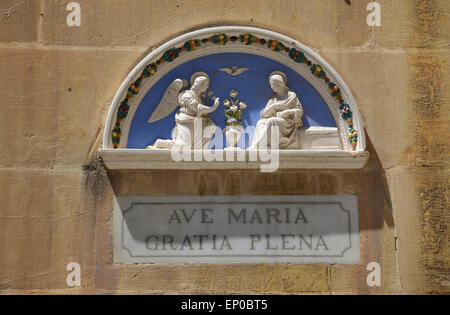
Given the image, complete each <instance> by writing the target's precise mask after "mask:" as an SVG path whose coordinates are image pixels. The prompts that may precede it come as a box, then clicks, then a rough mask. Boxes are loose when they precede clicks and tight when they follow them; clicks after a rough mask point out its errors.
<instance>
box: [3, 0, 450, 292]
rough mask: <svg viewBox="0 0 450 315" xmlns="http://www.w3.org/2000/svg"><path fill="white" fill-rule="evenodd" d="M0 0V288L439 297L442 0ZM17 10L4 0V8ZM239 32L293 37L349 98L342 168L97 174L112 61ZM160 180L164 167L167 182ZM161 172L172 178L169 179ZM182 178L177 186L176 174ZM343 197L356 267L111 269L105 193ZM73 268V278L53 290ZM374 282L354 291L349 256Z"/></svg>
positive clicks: (449, 273) (447, 288) (115, 65)
mask: <svg viewBox="0 0 450 315" xmlns="http://www.w3.org/2000/svg"><path fill="white" fill-rule="evenodd" d="M68 2H70V1H68V0H67V1H66V0H64V1H63V0H24V1H20V0H2V1H1V4H0V10H1V11H0V12H1V13H5V12H8V11H4V10H7V9H10V8H14V9H13V11H9V12H10V16H7V15H8V14H3V15H2V16H0V56H1V57H0V99H1V101H0V108H1V114H0V147H1V148H2V150H1V154H0V187H1V189H0V200H1V203H0V293H2V294H5V293H6V294H8V293H9V294H11V293H222V294H230V293H240V294H246V293H277V294H279V293H282V294H283V293H287V294H302V293H318V294H322V293H324V294H327V293H353V294H358V293H363V294H366V293H371V294H379V293H449V292H450V270H449V269H450V262H449V253H448V248H449V245H448V241H449V239H448V238H449V236H448V235H449V233H448V221H449V211H448V209H449V206H448V198H449V193H448V183H449V181H448V178H449V174H448V173H449V169H448V155H449V152H448V151H449V141H448V134H449V131H450V130H449V125H450V124H449V116H450V115H449V106H448V102H449V93H450V92H449V89H448V82H449V74H448V63H449V47H448V43H449V34H450V30H449V23H450V22H449V21H450V20H449V18H448V15H449V11H450V3H449V2H448V1H447V0H430V1H426V0H414V1H410V0H395V1H389V0H378V1H377V2H378V3H380V5H381V8H382V25H381V27H374V28H373V27H369V26H368V25H367V24H366V17H367V14H368V12H367V11H366V5H367V3H369V2H370V1H369V0H358V1H351V4H350V5H348V4H347V3H346V2H345V1H343V0H327V1H312V0H302V1H298V0H270V1H266V0H258V1H254V0H240V1H233V0H226V1H222V0H215V1H209V0H177V1H172V0H164V1H163V0H159V1H157V0H154V1H144V0H127V1H125V0H95V1H94V0H78V1H77V2H79V3H80V5H81V9H82V12H81V26H80V27H69V26H67V24H66V17H67V14H68V13H69V12H68V11H66V5H67V3H68ZM16 5H17V6H16ZM219 25H246V26H254V27H261V28H265V29H269V30H273V31H276V32H279V33H282V34H285V35H287V36H290V37H292V38H295V39H297V40H298V41H300V42H302V43H303V44H305V45H307V46H309V47H311V48H312V49H313V50H315V51H316V52H317V53H318V54H319V55H321V56H322V57H323V58H324V59H326V60H327V61H328V62H329V63H330V64H331V65H332V66H333V67H334V69H335V70H336V71H337V72H338V73H339V74H340V75H341V76H342V77H343V79H344V80H345V81H346V83H347V85H348V86H349V87H350V89H351V90H352V93H353V95H354V96H355V98H356V101H357V103H358V106H359V109H360V112H361V115H362V118H363V121H364V123H365V127H366V134H367V142H368V144H369V145H368V150H369V151H370V154H371V159H370V161H369V163H368V165H367V166H366V167H365V168H364V169H363V170H360V171H329V170H328V171H311V170H309V171H308V170H296V171H278V172H276V173H274V174H263V173H260V172H259V171H200V172H196V171H179V172H177V171H154V172H136V171H133V172H125V171H121V172H117V171H116V172H110V171H107V170H105V169H104V168H103V167H102V165H101V164H100V163H99V162H98V159H97V150H98V149H99V147H100V145H101V141H102V140H101V139H102V134H103V128H104V123H105V121H106V115H107V112H108V109H109V106H110V104H111V101H112V99H113V97H114V95H115V93H116V91H117V89H118V88H119V86H120V84H121V82H122V81H123V80H124V79H125V78H126V76H127V74H128V73H129V72H130V70H131V69H132V68H133V67H134V66H135V65H136V64H137V63H138V62H139V61H140V60H141V59H142V58H143V57H144V56H145V55H146V54H147V53H148V52H149V51H151V49H153V48H155V47H157V46H159V45H160V44H162V43H164V42H166V41H167V40H169V39H171V38H174V37H176V36H178V35H181V34H183V33H186V32H188V31H191V30H195V29H200V28H204V27H209V26H219ZM173 175H176V176H173ZM174 178H178V180H176V179H174ZM180 178H183V180H184V181H187V183H188V184H182V183H181V181H180V180H179V179H180ZM267 192H271V193H275V194H308V195H310V194H355V193H356V194H358V195H359V209H360V227H361V264H360V265H347V264H257V265H253V264H228V265H227V264H213V265H201V264H153V265H133V264H132V265H115V264H113V263H112V230H113V228H112V225H113V219H112V205H113V195H114V193H116V194H125V195H126V194H133V195H136V194H138V195H164V194H192V195H205V194H212V195H214V194H256V195H258V194H265V193H267ZM72 261H74V262H78V263H80V265H81V270H82V283H81V285H82V286H81V287H80V288H75V289H73V288H72V289H71V288H68V287H67V285H66V276H67V274H68V271H66V265H67V264H68V263H69V262H72ZM371 261H377V262H379V263H380V265H381V267H382V286H381V287H375V288H370V287H368V286H367V285H366V277H367V274H368V272H367V271H366V265H367V263H369V262H371Z"/></svg>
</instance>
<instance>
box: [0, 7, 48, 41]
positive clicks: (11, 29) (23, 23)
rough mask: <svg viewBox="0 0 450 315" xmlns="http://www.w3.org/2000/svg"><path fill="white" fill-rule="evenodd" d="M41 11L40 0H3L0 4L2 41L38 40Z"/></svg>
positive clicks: (0, 37) (41, 17) (0, 39)
mask: <svg viewBox="0 0 450 315" xmlns="http://www.w3.org/2000/svg"><path fill="white" fill-rule="evenodd" d="M41 13H42V10H41V1H40V0H23V1H19V0H3V1H2V3H1V4H0V43H17V42H36V41H38V40H39V36H40V35H39V32H40V24H41V22H42V19H43V16H42V15H41Z"/></svg>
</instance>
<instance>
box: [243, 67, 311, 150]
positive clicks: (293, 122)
mask: <svg viewBox="0 0 450 315" xmlns="http://www.w3.org/2000/svg"><path fill="white" fill-rule="evenodd" d="M269 83H270V87H271V88H272V90H273V92H274V94H273V96H272V98H271V99H269V101H268V102H267V104H266V107H264V109H263V110H262V111H261V119H260V120H259V121H258V124H257V125H256V130H255V135H254V137H253V142H252V145H251V147H250V149H267V148H272V143H271V141H272V135H271V131H272V127H278V130H279V141H278V143H279V144H278V148H279V149H299V148H300V144H299V143H298V140H297V139H298V137H297V133H298V129H299V128H300V127H302V126H303V122H302V118H303V107H302V104H301V103H300V101H299V99H298V98H297V94H295V93H294V92H292V91H291V90H289V88H288V87H287V85H286V84H287V77H286V75H285V74H284V73H282V72H279V71H276V72H273V73H272V74H270V76H269Z"/></svg>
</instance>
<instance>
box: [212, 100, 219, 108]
mask: <svg viewBox="0 0 450 315" xmlns="http://www.w3.org/2000/svg"><path fill="white" fill-rule="evenodd" d="M219 104H220V98H216V100H215V101H214V105H213V108H214V109H216V108H217V106H219Z"/></svg>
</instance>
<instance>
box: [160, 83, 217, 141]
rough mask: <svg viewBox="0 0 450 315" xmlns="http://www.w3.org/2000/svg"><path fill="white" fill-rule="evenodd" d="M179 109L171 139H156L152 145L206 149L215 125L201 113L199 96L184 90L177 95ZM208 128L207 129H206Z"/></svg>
mask: <svg viewBox="0 0 450 315" xmlns="http://www.w3.org/2000/svg"><path fill="white" fill-rule="evenodd" d="M178 103H179V105H180V106H181V109H180V110H179V111H178V113H177V114H176V115H175V128H174V130H173V134H172V139H171V140H161V139H159V140H157V141H156V143H155V145H154V147H156V148H159V149H171V148H172V147H185V148H186V147H187V148H190V149H195V148H203V149H207V148H208V146H209V142H210V141H211V139H212V138H213V136H214V132H215V128H208V127H215V126H216V125H215V124H214V122H213V121H212V120H211V119H210V118H209V117H207V116H206V115H204V116H202V115H201V107H204V105H202V104H201V101H200V99H199V97H198V96H197V95H196V94H195V93H194V92H193V91H190V90H187V91H184V92H182V93H181V94H180V96H179V97H178ZM206 128H208V129H206Z"/></svg>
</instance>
